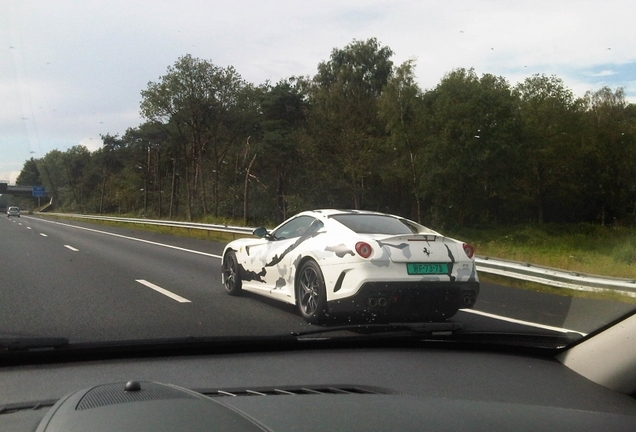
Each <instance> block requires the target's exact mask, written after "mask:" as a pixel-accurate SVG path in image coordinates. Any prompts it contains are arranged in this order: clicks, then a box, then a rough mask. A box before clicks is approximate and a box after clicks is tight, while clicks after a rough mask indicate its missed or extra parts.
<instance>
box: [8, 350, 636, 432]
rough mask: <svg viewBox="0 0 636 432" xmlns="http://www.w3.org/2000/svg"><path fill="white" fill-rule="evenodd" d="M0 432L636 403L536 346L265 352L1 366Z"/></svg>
mask: <svg viewBox="0 0 636 432" xmlns="http://www.w3.org/2000/svg"><path fill="white" fill-rule="evenodd" d="M0 383H1V384H0V430H2V431H6V432H23V431H36V430H37V431H42V432H44V431H46V432H49V431H62V430H65V431H71V430H83V431H106V430H108V431H115V430H134V431H146V430H148V431H150V430H152V431H173V430H179V431H203V430H205V431H216V430H219V431H228V430H231V431H258V430H261V431H262V430H268V431H293V430H299V431H303V432H310V431H325V430H365V431H366V430H405V431H406V430H417V431H421V430H432V431H442V430H449V431H450V430H453V431H480V430H489V431H493V430H495V431H497V430H501V431H503V430H516V431H524V430H527V431H536V430H573V431H597V430H605V431H633V430H636V400H635V399H634V398H633V397H632V396H629V395H624V394H621V393H618V392H615V391H612V390H609V389H607V388H604V387H602V386H600V385H598V384H595V383H593V382H591V381H589V380H588V379H586V378H584V377H582V376H580V375H578V374H577V373H575V372H573V371H571V370H570V369H568V368H567V367H565V366H564V365H562V364H561V363H559V362H558V361H556V360H555V359H554V358H553V357H552V356H549V355H541V354H536V353H532V354H531V353H526V352H514V351H505V352H498V351H494V350H475V349H462V348H458V347H456V346H453V347H445V346H443V345H438V344H434V345H430V344H424V345H423V346H422V347H419V348H418V347H412V346H409V347H395V346H393V347H388V348H381V347H362V348H354V347H352V348H342V347H339V348H333V349H319V350H317V349H312V348H309V349H295V350H272V351H267V350H258V351H255V352H248V351H245V352H235V353H232V352H222V353H218V354H216V353H209V352H206V353H205V354H199V355H196V354H188V355H177V356H173V355H171V356H154V357H139V358H112V359H108V360H95V359H91V360H89V361H72V362H57V363H50V364H45V363H39V364H38V363H36V364H31V365H14V366H6V367H1V366H0Z"/></svg>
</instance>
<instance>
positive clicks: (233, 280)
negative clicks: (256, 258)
mask: <svg viewBox="0 0 636 432" xmlns="http://www.w3.org/2000/svg"><path fill="white" fill-rule="evenodd" d="M223 285H224V286H225V291H227V293H228V294H229V295H232V296H237V295H240V294H241V286H242V282H241V274H240V272H239V265H238V260H237V259H236V254H235V253H234V252H233V251H229V252H228V253H227V255H225V260H223Z"/></svg>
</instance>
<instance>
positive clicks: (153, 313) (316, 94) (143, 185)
mask: <svg viewBox="0 0 636 432" xmlns="http://www.w3.org/2000/svg"><path fill="white" fill-rule="evenodd" d="M635 5H636V3H634V2H629V1H601V0H591V1H588V2H585V3H584V5H580V4H579V2H574V1H563V2H561V1H559V2H546V1H542V2H514V1H503V0H478V1H474V2H473V1H470V2H468V1H453V2H441V1H399V2H388V1H375V0H374V1H354V0H342V1H326V2H324V1H317V2H305V1H290V0H280V1H272V2H253V1H243V0H239V1H234V2H206V1H199V0H182V1H179V2H163V1H149V0H142V1H135V2H124V1H91V0H89V1H86V2H71V1H67V0H62V1H50V2H47V1H37V0H13V1H5V2H2V5H0V20H1V21H0V28H1V29H2V30H0V33H1V34H2V41H3V44H2V46H1V49H0V52H1V54H0V95H1V96H2V97H1V100H2V101H3V103H2V107H1V108H0V150H1V154H2V160H1V163H0V215H2V216H3V217H2V218H0V221H1V222H2V223H0V239H2V250H3V251H4V254H3V259H2V264H3V265H2V271H0V287H1V288H0V292H1V293H2V294H1V296H0V333H2V334H7V335H14V336H16V337H22V336H30V337H33V336H37V337H47V338H49V337H50V338H67V339H68V340H69V341H70V342H71V343H83V342H97V343H99V342H121V341H142V340H147V339H181V338H183V339H187V338H191V337H217V336H219V337H224V338H229V339H230V340H231V339H232V338H235V339H236V340H244V339H242V338H248V339H249V338H254V337H264V336H279V335H290V334H292V333H294V334H298V333H302V332H305V331H307V330H315V329H318V330H325V329H330V328H333V327H338V326H343V325H349V324H351V325H358V324H360V325H362V324H374V325H375V324H380V325H381V324H387V323H391V324H395V323H398V324H399V323H428V324H430V323H434V324H439V323H444V325H450V327H449V328H451V329H452V331H455V330H456V329H458V328H461V329H462V331H463V332H465V333H466V334H469V333H471V332H472V333H478V332H491V333H493V334H495V333H496V334H505V335H510V336H511V338H510V339H509V340H514V339H515V338H516V335H519V334H528V333H532V334H533V335H541V336H548V335H554V334H558V335H567V336H568V337H570V336H571V335H578V337H585V336H586V335H588V334H591V333H594V332H596V331H598V330H599V329H602V328H603V327H604V326H606V325H608V324H610V323H612V322H614V321H615V320H616V319H618V318H619V317H621V316H624V315H625V314H628V313H631V312H633V311H634V310H635V308H636V284H635V283H634V280H636V228H635V224H636V163H634V161H635V160H636V51H635V50H634V45H635V42H636V39H635V36H634V35H635V34H636V32H634V23H633V18H634V16H636V15H635V13H636V10H635V8H636V6H635ZM632 12H635V13H632ZM369 234H379V235H369ZM354 330H355V329H354ZM344 336H351V334H350V333H346V332H345V333H343V334H340V333H337V332H334V333H329V335H327V336H325V338H327V337H334V338H335V337H344ZM54 340H58V339H54ZM518 340H520V339H518ZM528 343H532V342H528ZM114 345H116V344H114Z"/></svg>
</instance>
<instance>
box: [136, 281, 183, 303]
mask: <svg viewBox="0 0 636 432" xmlns="http://www.w3.org/2000/svg"><path fill="white" fill-rule="evenodd" d="M135 282H139V283H140V284H142V285H145V286H147V287H148V288H151V289H153V290H155V291H157V292H159V293H161V294H163V295H165V296H168V297H170V298H171V299H172V300H176V301H178V302H179V303H192V302H191V301H190V300H188V299H187V298H183V297H181V296H180V295H177V294H175V293H173V292H170V291H168V290H167V289H164V288H161V287H160V286H157V285H155V284H153V283H152V282H148V281H147V280H143V279H136V280H135Z"/></svg>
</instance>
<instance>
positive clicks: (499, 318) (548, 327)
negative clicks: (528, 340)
mask: <svg viewBox="0 0 636 432" xmlns="http://www.w3.org/2000/svg"><path fill="white" fill-rule="evenodd" d="M460 311H461V312H468V313H472V314H475V315H482V316H485V317H488V318H494V319H498V320H501V321H508V322H511V323H515V324H522V325H527V326H530V327H536V328H541V329H546V330H552V331H557V332H560V333H578V334H580V335H581V336H587V333H582V332H580V331H578V330H570V329H566V328H561V327H553V326H549V325H545V324H539V323H534V322H531V321H523V320H518V319H515V318H509V317H505V316H501V315H495V314H491V313H488V312H482V311H478V310H475V309H460Z"/></svg>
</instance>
